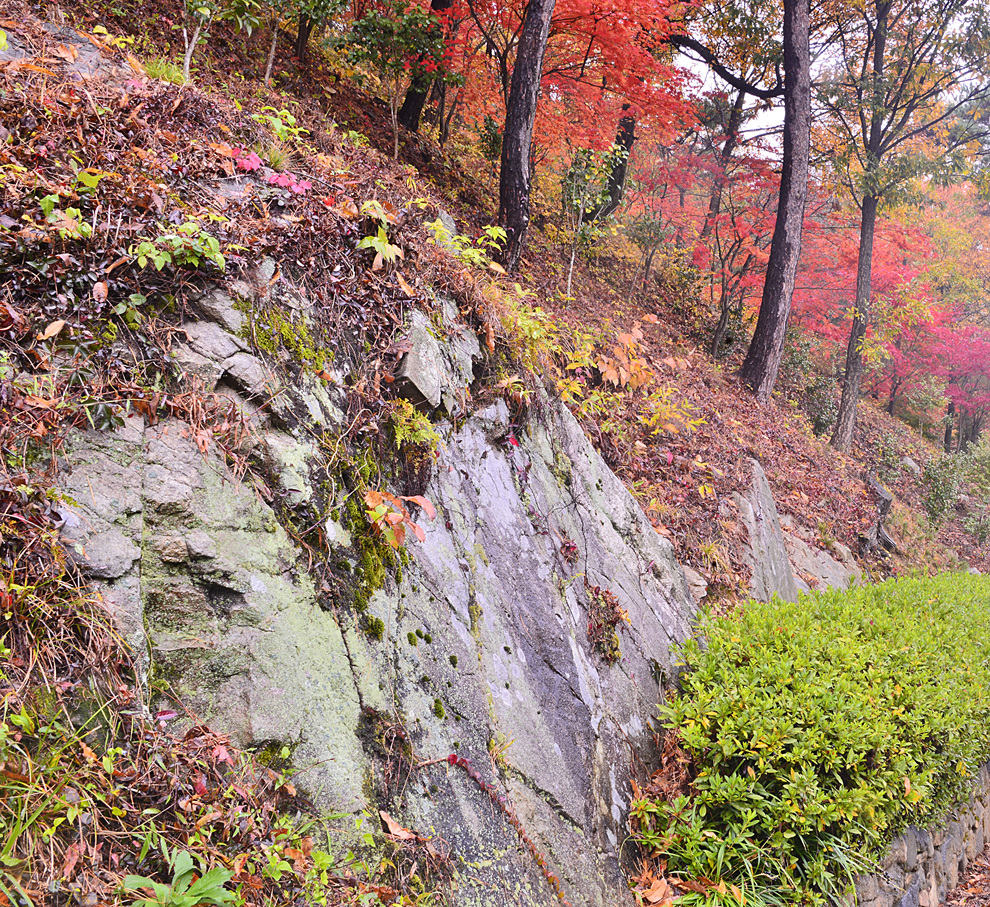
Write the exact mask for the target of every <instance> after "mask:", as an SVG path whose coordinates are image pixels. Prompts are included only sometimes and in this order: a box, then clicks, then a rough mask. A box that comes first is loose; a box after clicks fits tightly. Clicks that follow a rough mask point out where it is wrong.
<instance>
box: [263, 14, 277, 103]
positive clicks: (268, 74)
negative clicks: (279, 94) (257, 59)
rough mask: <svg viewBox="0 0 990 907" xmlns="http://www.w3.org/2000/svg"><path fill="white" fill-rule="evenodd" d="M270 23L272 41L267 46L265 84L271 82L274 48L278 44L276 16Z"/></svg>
mask: <svg viewBox="0 0 990 907" xmlns="http://www.w3.org/2000/svg"><path fill="white" fill-rule="evenodd" d="M274 20H275V21H274V22H273V23H272V43H271V46H270V47H269V48H268V59H267V60H266V61H265V85H266V86H268V85H271V84H272V66H273V65H274V63H275V48H276V47H277V46H278V16H275V17H274Z"/></svg>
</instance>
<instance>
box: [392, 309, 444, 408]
mask: <svg viewBox="0 0 990 907" xmlns="http://www.w3.org/2000/svg"><path fill="white" fill-rule="evenodd" d="M406 339H407V340H408V341H409V343H410V344H411V346H412V348H411V349H410V350H409V352H408V353H406V354H405V356H403V357H402V361H401V362H400V363H399V367H398V369H396V373H395V376H396V378H398V379H399V380H400V381H401V382H404V383H405V385H406V386H407V387H408V388H410V389H411V390H412V391H413V394H412V396H413V397H414V398H415V397H417V396H418V397H419V398H421V399H422V400H424V401H425V402H426V403H428V404H429V405H430V406H432V407H433V408H436V407H438V406H439V405H440V395H441V393H442V392H443V388H444V371H445V369H446V366H445V363H444V361H443V354H442V353H441V351H440V343H439V341H438V340H437V338H436V337H434V336H433V332H432V326H431V324H430V319H429V318H427V316H426V315H424V314H423V313H422V312H419V311H415V312H413V313H412V314H411V316H410V322H409V327H408V329H407V331H406Z"/></svg>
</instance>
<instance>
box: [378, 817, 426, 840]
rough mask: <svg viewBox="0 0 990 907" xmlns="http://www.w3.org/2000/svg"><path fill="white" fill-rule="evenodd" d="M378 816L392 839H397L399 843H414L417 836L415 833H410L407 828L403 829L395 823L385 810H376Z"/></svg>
mask: <svg viewBox="0 0 990 907" xmlns="http://www.w3.org/2000/svg"><path fill="white" fill-rule="evenodd" d="M378 815H380V816H381V817H382V821H383V822H384V823H385V827H386V828H387V829H388V833H389V834H390V835H391V836H392V837H393V838H398V839H399V840H400V841H415V840H416V838H417V837H418V835H416V833H415V832H412V831H410V830H409V829H408V828H403V827H402V826H401V825H399V823H398V822H396V821H395V819H393V818H392V817H391V816H390V815H389V814H388V813H387V812H385V810H383V809H380V810H378Z"/></svg>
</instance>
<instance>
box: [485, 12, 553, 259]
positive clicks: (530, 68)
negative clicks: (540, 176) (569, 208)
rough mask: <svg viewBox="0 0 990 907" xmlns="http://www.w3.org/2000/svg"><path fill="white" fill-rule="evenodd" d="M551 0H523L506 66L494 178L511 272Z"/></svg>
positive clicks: (518, 244)
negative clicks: (514, 47)
mask: <svg viewBox="0 0 990 907" xmlns="http://www.w3.org/2000/svg"><path fill="white" fill-rule="evenodd" d="M554 3H555V0H529V3H528V4H527V5H526V14H525V17H524V18H523V24H522V31H521V33H520V35H519V46H518V48H517V50H516V62H515V65H514V66H513V67H512V83H511V85H510V87H509V98H508V104H507V105H506V112H505V131H504V132H503V135H502V168H501V172H500V174H499V192H498V222H499V223H500V224H501V225H502V226H503V227H504V228H505V232H506V234H507V236H508V239H507V242H506V248H505V266H506V268H507V269H508V270H509V271H515V270H516V268H517V267H518V266H519V258H520V256H521V255H522V248H523V241H524V240H525V238H526V230H527V228H528V227H529V194H530V182H531V172H530V159H529V158H530V151H531V150H532V147H533V123H534V122H535V121H536V104H537V101H538V99H539V95H540V79H541V76H542V73H543V55H544V53H545V52H546V49H547V38H548V37H549V35H550V18H551V16H552V15H553V8H554Z"/></svg>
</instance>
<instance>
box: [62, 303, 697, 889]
mask: <svg viewBox="0 0 990 907" xmlns="http://www.w3.org/2000/svg"><path fill="white" fill-rule="evenodd" d="M211 300H212V301H213V302H216V299H214V298H213V297H211ZM220 302H223V300H222V299H221V300H220ZM218 305H219V303H218ZM214 307H215V308H216V306H214ZM220 308H221V309H222V311H219V310H218V311H215V312H212V313H211V315H212V319H216V320H212V319H211V320H204V321H200V322H195V321H193V322H190V323H188V324H186V325H184V326H183V331H184V334H182V335H181V338H180V339H184V342H182V343H181V345H179V346H177V347H176V353H177V357H179V358H178V361H179V364H180V366H181V367H182V368H185V369H188V371H190V372H192V373H194V374H196V375H197V376H198V377H199V380H201V381H205V383H206V385H207V386H211V387H216V388H217V389H218V390H219V391H221V392H224V393H228V394H229V395H230V396H231V399H232V400H234V401H235V403H236V404H237V406H238V407H240V411H241V412H242V413H245V414H247V415H249V416H250V417H251V425H252V430H251V432H250V436H249V437H248V438H242V439H241V441H240V443H241V449H248V450H250V451H251V455H252V458H253V460H252V462H254V463H256V464H260V465H259V466H258V468H259V469H263V471H264V473H265V475H266V478H267V483H266V484H265V485H262V483H260V482H257V483H253V482H251V481H250V480H249V478H248V479H242V480H238V479H237V478H236V477H235V476H234V474H233V473H232V472H231V470H230V469H229V468H228V466H227V465H226V464H225V462H224V459H223V457H222V455H221V452H220V451H219V450H218V449H217V448H216V447H215V445H214V443H213V442H212V441H211V440H209V439H210V434H209V433H208V432H205V433H204V432H203V431H202V430H201V429H202V427H201V426H200V427H197V426H196V425H192V424H189V423H184V422H181V421H178V420H166V421H162V422H160V423H158V424H155V425H148V424H146V423H145V422H143V421H142V420H141V419H139V418H130V419H128V420H127V422H126V424H125V425H124V426H123V427H122V428H121V429H119V430H117V431H116V432H114V433H112V434H106V435H100V434H96V433H80V434H77V435H75V436H74V437H73V438H72V439H71V443H70V448H69V450H68V455H67V461H66V464H65V470H64V478H63V481H62V489H63V490H64V491H65V492H66V494H67V496H68V497H69V498H70V499H71V500H72V501H74V502H75V507H74V513H75V517H76V519H72V520H68V521H67V523H66V525H67V527H69V528H67V532H68V535H69V538H68V540H69V542H70V543H71V545H72V547H73V549H74V551H75V556H76V557H77V558H78V559H79V561H80V563H81V564H82V565H83V566H84V568H85V569H86V570H88V572H89V575H90V576H91V577H92V579H93V581H94V583H96V584H97V586H98V587H99V588H100V589H101V590H102V593H103V595H104V597H105V599H106V602H107V604H108V606H109V608H110V610H111V611H112V613H113V615H114V617H115V620H116V622H117V625H118V627H119V629H120V632H121V634H122V635H123V636H124V637H125V638H126V639H127V641H128V642H129V643H130V644H131V645H132V646H133V647H134V649H135V651H136V652H137V653H139V656H140V662H141V666H142V671H143V677H144V680H145V683H146V684H147V687H148V690H147V695H148V697H149V700H150V702H151V703H152V705H153V706H157V705H158V704H161V703H164V702H168V701H172V698H174V700H175V701H181V702H182V703H183V704H184V705H185V706H186V707H188V708H189V709H190V710H191V712H192V713H193V714H194V715H195V716H196V720H201V721H205V722H209V723H210V724H211V725H213V726H214V727H215V728H216V729H218V730H223V731H226V732H228V733H230V734H231V736H232V738H233V739H234V741H235V742H236V743H237V744H239V745H241V746H244V747H256V748H260V749H268V750H270V751H271V752H275V753H278V752H280V751H281V749H282V747H288V748H289V750H290V751H291V754H292V755H291V759H292V764H293V767H294V769H295V771H296V775H295V783H296V786H297V788H298V789H299V790H300V791H301V792H302V793H303V794H304V796H305V797H307V798H308V799H309V800H311V801H312V802H313V803H314V804H315V805H316V806H317V807H318V808H319V810H320V811H321V812H324V813H329V812H333V811H341V810H343V811H351V812H355V811H359V810H362V809H367V810H370V811H371V812H372V813H375V812H376V811H377V809H379V808H385V809H387V810H388V811H389V813H390V814H391V815H393V816H394V817H395V818H396V819H397V820H398V821H400V822H402V823H403V824H404V825H406V826H408V827H410V828H414V829H416V830H417V831H418V832H420V833H421V834H424V835H435V836H439V837H442V838H443V839H444V840H446V841H447V842H448V843H449V845H450V846H451V851H452V859H453V868H454V871H455V886H454V887H455V899H456V901H457V902H458V903H460V904H486V905H495V904H549V903H552V902H554V901H555V895H554V894H553V891H552V890H551V888H550V886H549V885H548V883H547V880H546V879H545V878H544V877H543V876H542V875H541V873H540V871H539V870H538V868H537V867H536V865H535V862H534V861H533V859H532V858H531V857H530V856H529V855H528V854H526V853H525V852H524V851H522V850H521V849H520V848H519V842H518V839H517V837H516V833H515V831H514V830H513V828H512V827H511V825H510V824H509V823H508V822H507V820H506V817H505V816H504V815H503V813H502V812H501V811H500V810H499V809H498V808H496V806H495V804H494V801H493V800H492V798H491V796H490V794H489V793H486V792H485V791H484V790H482V789H481V787H480V786H479V785H478V783H477V782H476V781H475V780H473V779H472V778H471V777H470V776H469V774H468V773H467V772H465V771H464V770H463V768H462V766H460V765H459V764H458V762H456V761H455V762H454V763H453V764H451V763H450V762H449V761H448V757H449V756H451V755H456V756H457V757H458V758H459V759H464V760H468V761H469V762H470V764H471V766H472V767H473V769H474V771H475V772H476V773H477V774H478V776H479V777H480V778H481V779H482V780H483V781H484V782H485V783H486V784H489V785H491V786H492V788H493V789H494V790H495V791H497V792H498V793H500V794H501V795H502V796H504V797H505V798H506V801H507V803H508V804H510V809H512V810H513V811H514V813H515V815H516V816H517V817H518V819H519V821H520V822H521V823H522V825H523V826H524V827H525V829H526V831H527V833H528V834H529V836H530V837H531V839H532V840H533V842H534V844H535V846H536V847H537V848H538V850H539V851H540V852H542V853H543V854H544V855H545V857H546V860H547V864H548V866H549V867H550V869H551V871H552V872H553V873H554V874H555V875H556V876H557V877H558V878H559V879H560V880H561V883H562V885H563V889H564V891H565V893H566V896H567V898H568V899H569V900H570V902H571V903H572V904H575V905H605V904H615V903H619V902H620V901H623V900H624V897H625V896H624V895H622V894H621V892H623V891H625V885H624V876H623V872H622V870H621V868H620V862H619V860H620V849H621V844H622V841H623V839H624V838H625V836H626V834H627V830H626V818H627V812H628V806H629V802H630V796H631V792H630V788H629V781H628V778H629V775H630V764H631V761H632V760H633V759H634V758H638V759H642V760H644V761H647V762H648V761H649V759H650V753H651V752H652V749H653V748H652V736H651V730H650V727H649V722H650V720H651V718H652V716H653V715H654V714H655V710H656V704H657V701H658V697H659V695H660V694H661V691H662V687H663V685H664V684H669V683H670V682H671V680H672V678H673V677H674V675H675V672H676V666H675V661H674V656H673V654H672V651H673V649H674V648H675V647H676V646H677V644H678V643H680V642H681V641H682V640H684V639H685V637H686V636H687V635H688V634H689V632H690V623H691V619H692V612H693V604H691V599H690V595H689V592H688V588H687V584H686V581H685V578H684V574H683V572H682V571H681V569H680V568H679V567H678V565H677V563H676V562H675V560H674V557H673V552H672V548H671V546H670V544H669V543H668V542H667V541H666V540H664V539H663V538H662V537H661V536H659V535H658V534H657V533H656V532H655V531H654V530H653V528H652V526H651V525H650V523H649V521H648V520H647V519H646V518H645V516H644V515H643V513H642V512H641V511H640V509H639V507H638V506H637V504H636V503H635V501H634V500H633V498H632V497H631V496H630V495H629V493H628V492H627V491H626V489H625V488H624V487H623V485H622V483H621V482H620V481H619V479H618V478H616V476H615V475H613V474H612V472H611V471H610V470H609V469H608V467H607V466H606V464H605V463H604V462H603V461H602V459H601V458H600V457H599V455H598V454H597V453H596V452H595V451H594V449H593V448H592V447H591V445H590V444H589V442H588V441H587V439H586V438H585V436H584V435H583V433H582V432H581V430H580V428H579V426H578V425H577V423H576V422H575V421H574V419H573V417H572V416H571V415H570V413H569V412H568V411H567V410H566V409H565V408H563V407H562V406H558V405H555V404H552V403H550V402H549V401H543V402H542V403H541V404H539V405H535V406H534V407H533V412H532V414H531V415H530V416H529V417H528V418H527V419H526V421H525V424H524V425H519V424H516V423H515V420H513V418H511V417H510V414H509V411H508V409H507V408H506V405H505V403H504V402H502V401H500V400H497V401H495V402H492V403H490V404H488V405H486V406H484V407H483V408H481V409H478V410H476V411H475V412H473V413H471V414H470V415H465V414H463V412H462V408H463V407H464V406H465V402H466V399H467V395H466V394H465V393H463V391H466V390H467V386H468V384H469V383H470V380H471V369H472V360H473V359H474V358H476V357H477V356H478V354H479V350H480V348H479V346H478V343H477V338H475V337H474V336H473V335H470V336H468V332H467V329H466V328H464V327H460V328H457V329H456V333H457V336H458V340H457V342H455V343H449V342H447V341H448V339H449V338H443V339H442V340H441V339H440V338H437V337H434V336H433V334H432V333H431V328H430V324H429V319H426V318H425V317H422V318H419V317H417V320H416V321H414V322H413V327H412V332H419V333H420V334H425V335H427V336H429V337H430V340H431V342H430V343H427V342H426V341H425V340H423V338H422V337H421V338H420V340H422V341H423V342H422V343H419V344H415V346H416V347H418V348H419V353H417V354H416V355H419V354H421V353H423V350H424V349H426V354H429V355H426V358H425V359H424V358H423V356H422V355H421V356H420V359H421V360H423V361H420V362H419V363H418V364H417V363H416V362H407V365H406V367H405V369H404V371H403V374H404V376H405V380H407V381H408V382H409V383H410V385H414V386H417V387H419V382H420V381H422V382H423V383H424V384H425V383H427V382H430V383H429V384H428V386H427V387H426V388H425V390H424V388H422V387H420V388H419V395H420V397H421V398H423V400H424V401H426V403H424V405H427V404H428V405H432V404H439V405H442V406H443V407H444V409H445V411H446V412H448V413H451V414H460V415H459V418H458V419H457V421H456V423H453V422H439V423H437V426H436V427H437V430H438V432H439V433H440V434H441V436H442V438H443V444H442V446H441V448H440V450H439V452H438V455H437V458H436V460H435V463H433V466H432V474H431V476H430V478H429V480H428V482H427V483H426V485H425V488H424V489H423V494H424V495H425V497H427V498H428V499H429V500H430V501H431V502H432V503H433V504H434V505H435V506H436V509H437V517H436V519H434V520H432V521H430V520H428V519H427V518H426V517H425V516H424V515H422V514H419V515H415V514H414V518H415V519H416V521H417V522H418V523H419V524H420V526H421V527H422V529H423V531H424V534H425V540H424V541H423V542H421V543H420V542H416V541H415V540H412V534H411V533H410V536H409V539H410V542H409V546H408V555H409V556H408V560H407V561H406V562H405V563H403V564H399V563H398V562H396V563H395V564H394V566H393V567H392V568H388V567H387V561H388V557H387V556H386V555H387V548H386V546H384V543H383V542H382V540H381V539H380V538H379V539H374V538H373V537H370V536H369V528H368V526H367V524H366V523H365V522H364V521H363V519H356V518H355V516H354V515H355V513H357V514H358V515H361V516H362V517H363V503H362V502H360V499H359V498H355V496H354V494H353V492H350V493H348V492H347V491H346V488H345V486H344V483H343V482H342V481H341V477H340V475H339V474H338V473H337V472H335V468H336V467H335V462H336V461H335V460H334V459H333V455H332V453H336V454H337V455H339V452H340V450H341V449H342V444H343V442H342V441H341V440H340V435H341V433H342V432H343V430H344V427H345V426H344V424H343V416H342V412H341V403H342V392H341V389H340V388H339V387H336V386H334V385H333V384H332V383H330V384H328V383H327V382H326V381H310V382H309V383H306V381H302V380H301V379H300V381H299V382H297V383H296V384H295V385H294V386H293V387H291V388H290V387H287V386H276V385H277V381H278V379H277V377H276V371H277V370H276V369H275V368H274V367H273V364H272V363H266V362H264V361H262V359H260V358H258V356H257V355H256V354H255V353H253V352H250V351H248V350H247V349H245V348H244V345H243V343H242V341H241V340H240V339H239V338H238V337H237V335H236V333H232V332H231V328H234V327H236V325H237V322H236V319H235V318H234V317H233V316H232V315H231V312H235V314H236V310H233V309H231V308H230V306H229V305H228V306H220ZM218 321H221V322H223V323H222V324H221V323H218ZM449 330H450V331H455V329H454V328H453V326H450V328H449ZM409 355H410V356H412V357H413V358H414V359H415V358H416V356H415V355H414V354H413V351H412V350H410V354H409ZM424 355H425V354H424ZM426 360H429V361H426ZM417 375H419V377H417ZM423 375H425V377H423ZM273 399H274V400H277V404H276V403H273V402H272V401H273ZM262 401H267V403H266V404H265V405H264V406H261V403H262ZM259 406H260V407H261V408H260V409H259ZM279 413H281V415H279ZM290 416H291V418H290ZM204 451H205V452H204ZM266 498H268V499H270V500H271V501H272V504H277V506H275V507H273V506H272V504H270V503H269V501H268V500H266ZM319 502H325V503H324V504H321V505H320V506H322V507H323V509H322V510H319V512H318V516H317V519H318V520H319V521H320V525H321V527H322V531H321V533H320V534H321V536H322V538H323V539H324V540H325V545H326V548H325V550H322V551H319V552H315V553H314V552H312V551H306V550H305V549H304V548H303V547H301V546H300V545H299V544H298V543H297V542H296V541H295V540H294V538H293V534H295V535H298V534H299V532H300V531H302V530H303V529H304V528H305V527H303V526H302V525H301V522H302V519H303V515H304V514H305V515H306V520H307V521H308V523H309V524H311V523H312V514H313V512H314V511H313V508H314V507H317V505H318V503H319ZM297 520H298V521H299V522H298V523H297V522H296V521H297ZM383 548H386V550H385V551H383V550H382V549H383ZM382 558H384V560H383V559H382ZM345 587H350V588H361V589H362V590H364V592H363V595H362V600H361V602H360V603H359V604H360V608H359V610H357V611H355V610H354V609H353V608H352V607H351V606H350V605H349V604H348V600H347V598H346V596H345V597H343V598H342V597H341V596H340V595H339V594H336V593H339V592H340V590H341V589H342V588H345ZM594 587H600V588H601V589H602V590H606V591H608V592H611V593H612V594H613V595H614V596H615V598H616V599H617V601H618V603H619V605H620V606H621V608H623V609H625V612H626V613H627V614H628V623H625V622H622V621H620V623H619V625H618V629H617V633H618V640H619V646H620V651H621V659H620V660H619V661H617V662H615V663H609V660H608V659H607V658H606V657H605V656H604V655H603V654H602V652H601V650H600V647H596V645H595V644H594V641H593V640H589V635H588V633H589V630H588V628H589V608H594V607H595V601H596V599H595V596H594V594H593V590H594ZM355 604H358V603H357V602H356V600H355Z"/></svg>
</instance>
